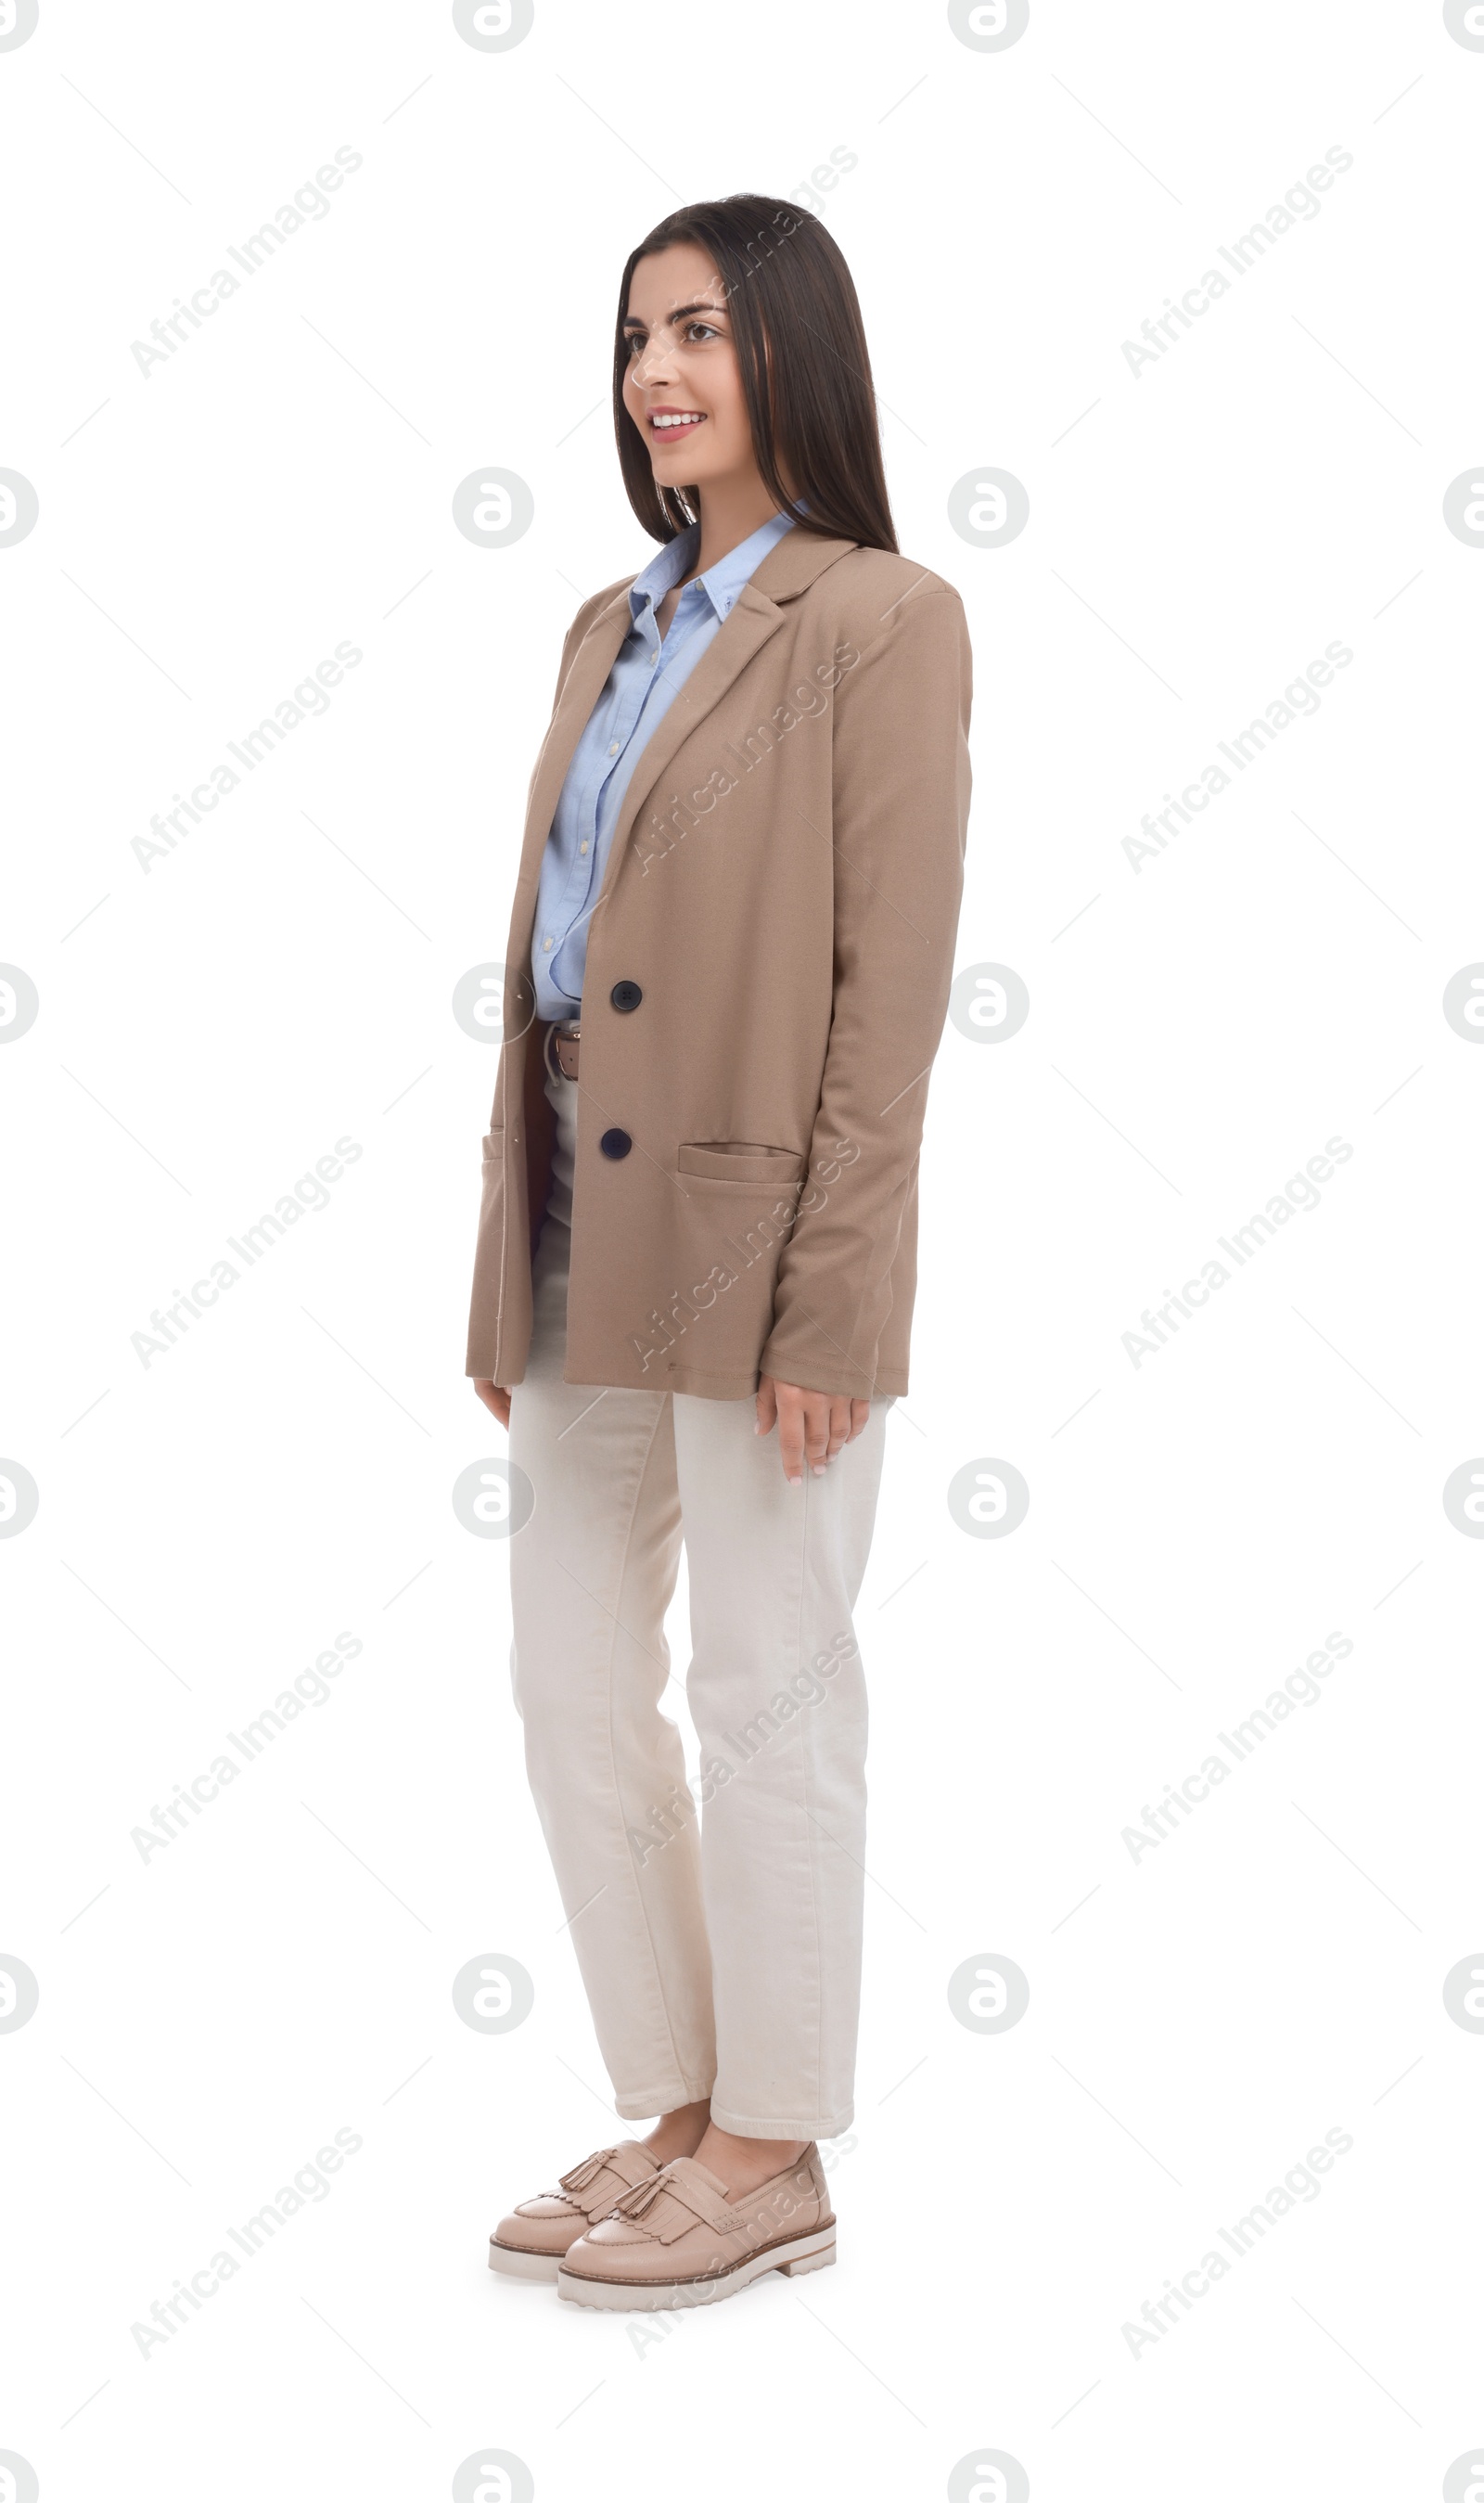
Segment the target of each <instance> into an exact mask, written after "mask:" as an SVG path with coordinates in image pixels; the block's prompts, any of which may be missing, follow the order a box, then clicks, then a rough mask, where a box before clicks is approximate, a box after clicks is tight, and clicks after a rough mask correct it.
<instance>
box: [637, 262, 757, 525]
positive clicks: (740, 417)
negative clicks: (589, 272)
mask: <svg viewBox="0 0 1484 2503" xmlns="http://www.w3.org/2000/svg"><path fill="white" fill-rule="evenodd" d="M624 338H625V339H626V340H627V342H628V352H629V363H628V368H627V371H626V372H625V374H624V407H625V408H626V409H627V411H628V414H629V416H630V417H631V418H632V419H633V422H634V424H635V426H636V427H637V428H638V429H639V431H640V433H641V434H642V435H643V437H644V440H645V442H646V444H647V445H648V447H649V453H650V459H651V461H652V463H653V464H654V472H655V484H656V485H657V487H671V488H675V487H691V486H693V487H699V488H702V489H704V488H705V487H707V486H708V485H711V486H716V485H719V484H721V483H722V482H723V481H725V482H726V483H727V484H729V485H731V484H734V485H741V484H743V483H744V482H749V483H751V482H753V481H758V477H759V473H758V464H757V462H756V460H755V459H754V457H753V434H752V427H751V425H750V423H749V420H748V414H747V403H746V401H745V400H744V398H743V396H742V376H741V373H740V371H739V370H738V366H737V351H736V345H735V341H734V339H733V337H732V327H731V317H730V315H729V314H728V312H727V310H726V291H725V288H724V286H723V284H722V281H721V279H720V277H719V276H718V274H717V271H716V267H715V264H714V263H713V261H712V258H711V256H710V254H709V253H706V252H703V251H702V250H701V248H700V246H699V245H698V244H693V243H675V244H670V245H668V246H667V247H666V249H665V250H664V251H663V252H657V253H651V254H650V255H648V257H646V258H645V259H643V260H640V261H637V262H636V263H635V264H634V271H633V276H632V279H631V280H630V282H629V290H628V304H627V307H626V318H625V320H624ZM759 483H760V481H759Z"/></svg>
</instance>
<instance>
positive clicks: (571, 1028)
mask: <svg viewBox="0 0 1484 2503" xmlns="http://www.w3.org/2000/svg"><path fill="white" fill-rule="evenodd" d="M581 1040H582V1027H581V1025H580V1024H579V1023H578V1021H577V1020H576V1018H572V1017H569V1018H567V1019H566V1020H565V1022H564V1023H563V1024H561V1025H554V1026H553V1028H552V1048H553V1050H554V1051H555V1053H556V1055H557V1068H558V1069H559V1070H560V1072H561V1074H562V1076H563V1078H575V1077H576V1076H577V1062H578V1046H579V1044H580V1042H581Z"/></svg>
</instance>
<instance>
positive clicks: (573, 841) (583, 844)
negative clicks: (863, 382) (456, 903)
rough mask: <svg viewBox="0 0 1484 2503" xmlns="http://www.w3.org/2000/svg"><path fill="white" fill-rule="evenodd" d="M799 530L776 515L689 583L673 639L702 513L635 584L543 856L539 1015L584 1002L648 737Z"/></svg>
mask: <svg viewBox="0 0 1484 2503" xmlns="http://www.w3.org/2000/svg"><path fill="white" fill-rule="evenodd" d="M792 529H793V521H792V519H791V518H790V516H789V515H788V514H787V513H775V514H774V516H773V518H772V520H771V521H769V522H764V523H763V525H762V528H761V529H760V530H758V531H754V532H753V534H752V536H751V538H747V539H744V540H743V541H742V543H741V545H740V547H734V548H733V549H732V551H731V553H730V555H729V556H724V557H723V558H722V560H721V562H720V563H719V564H717V565H714V566H712V567H711V570H710V572H709V573H702V574H699V575H697V577H696V579H695V581H694V582H688V583H687V584H686V587H685V589H684V591H683V592H682V593H681V595H680V598H679V600H677V602H676V604H675V614H674V616H673V617H672V618H671V620H670V623H669V627H668V629H667V631H666V633H665V636H664V640H663V642H661V641H660V638H659V629H658V626H657V624H656V622H655V611H656V609H657V607H658V604H659V602H660V600H662V599H663V598H664V595H665V593H666V592H667V591H670V590H672V589H673V588H674V586H675V584H676V583H677V582H679V581H680V579H681V577H682V575H684V574H686V573H688V572H689V571H690V569H691V566H692V565H693V563H694V562H695V552H696V549H697V547H698V546H699V544H700V534H701V533H700V524H699V523H698V522H692V523H691V527H690V528H689V529H688V530H684V531H681V532H680V534H679V536H678V537H677V538H673V539H670V540H668V541H667V542H666V544H665V545H664V546H663V547H662V548H661V549H660V550H659V552H658V555H657V556H655V557H653V558H652V559H651V561H650V563H649V564H648V565H647V566H645V568H644V571H643V572H642V573H641V574H640V575H639V577H638V579H637V581H635V582H633V583H631V584H630V586H629V593H628V606H629V613H630V615H631V617H632V619H633V624H632V625H631V627H630V628H629V631H628V633H627V634H626V635H625V636H624V643H623V647H622V649H621V650H620V653H619V657H618V659H617V660H616V661H615V663H614V665H613V668H612V669H610V671H609V673H608V682H607V684H606V686H605V687H604V689H603V692H602V694H601V695H600V696H599V697H598V700H597V702H596V703H595V704H594V705H593V707H592V710H591V713H590V715H589V718H588V724H587V728H586V729H585V730H584V732H583V735H582V737H581V738H580V739H579V740H578V742H577V747H576V750H575V752H574V754H573V757H572V762H571V764H570V765H569V766H568V768H567V778H566V780H565V782H564V783H563V784H562V787H561V797H560V799H559V800H558V801H557V814H556V816H555V817H554V818H553V820H552V830H551V833H550V834H549V835H548V837H547V841H546V849H545V851H544V852H543V854H542V856H541V883H540V887H539V889H538V892H537V896H536V928H535V935H534V937H533V938H532V941H531V972H532V975H533V977H534V978H535V985H536V1014H537V1015H538V1016H540V1017H544V1018H547V1019H549V1020H554V1019H556V1018H558V1017H575V1016H576V1015H577V1013H578V1011H579V1010H580V1009H581V1006H582V996H583V975H584V972H585V971H586V968H587V962H588V923H589V921H590V918H591V915H592V910H593V907H594V906H595V905H596V903H597V900H598V897H599V895H600V894H601V892H602V886H603V872H604V869H605V867H606V865H607V860H608V854H609V850H610V848H611V846H612V842H613V829H614V826H615V823H616V822H617V819H618V814H619V810H620V808H621V807H622V806H623V803H624V792H625V791H626V790H627V788H628V785H629V782H630V780H631V779H632V776H633V771H634V768H635V766H636V765H637V764H638V762H639V758H640V756H641V754H642V753H643V750H644V746H645V743H646V741H647V740H648V739H649V738H650V737H651V736H652V735H653V733H654V730H655V726H656V724H657V723H658V722H659V721H662V720H663V718H664V716H665V714H666V713H667V712H668V711H669V708H670V706H671V704H672V703H674V701H675V698H676V697H677V696H678V695H679V693H680V690H681V688H682V687H683V686H684V685H685V682H686V680H687V678H688V677H689V676H690V675H691V670H692V669H694V668H695V666H696V663H697V662H698V661H699V659H700V657H701V654H702V653H703V652H704V651H705V649H706V647H707V645H708V644H709V643H711V642H712V641H713V640H714V638H715V637H716V635H717V634H719V633H720V632H721V628H722V625H723V623H724V621H725V619H726V618H727V617H729V616H730V615H731V612H732V610H733V608H734V607H735V606H736V604H737V600H738V599H739V597H740V596H741V592H742V587H743V585H744V584H745V583H747V582H749V581H750V580H751V579H752V576H753V575H754V574H755V573H756V571H757V569H758V567H759V565H760V564H761V563H762V560H763V558H764V557H765V556H766V555H767V553H768V550H769V549H770V548H774V547H776V546H777V545H778V542H779V540H780V539H781V538H782V537H783V534H784V532H785V531H791V530H792Z"/></svg>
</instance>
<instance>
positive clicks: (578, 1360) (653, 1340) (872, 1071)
mask: <svg viewBox="0 0 1484 2503" xmlns="http://www.w3.org/2000/svg"><path fill="white" fill-rule="evenodd" d="M633 579H634V577H633V576H631V575H630V576H628V577H626V578H625V579H624V581H623V582H620V583H616V584H613V585H611V586H610V587H609V588H608V589H607V590H606V591H600V592H597V593H596V594H595V595H594V596H593V598H592V599H590V600H586V601H585V602H584V604H583V606H582V607H581V608H580V609H579V610H578V612H577V615H576V617H575V618H574V619H573V622H572V625H571V627H570V629H569V631H568V634H567V638H566V642H565V645H564V647H563V650H562V656H561V669H560V674H559V676H558V679H557V702H556V706H555V709H554V711H553V714H552V722H551V727H550V729H549V730H548V732H547V735H546V738H545V741H544V743H543V745H542V748H541V753H540V755H539V756H538V758H537V760H536V766H535V771H534V772H533V774H532V776H531V782H530V793H529V800H528V805H527V808H526V815H525V840H524V845H523V852H522V856H521V868H520V874H519V877H518V880H517V885H516V895H515V906H514V909H513V911H512V914H511V922H510V941H509V947H508V952H507V959H506V964H507V980H506V989H505V1028H504V1041H503V1043H502V1046H501V1050H500V1062H499V1074H498V1078H497V1080H496V1083H495V1090H494V1105H493V1110H492V1112H491V1114H490V1119H489V1136H488V1138H487V1139H486V1140H485V1143H484V1150H485V1151H484V1199H483V1205H482V1208H481V1212H480V1219H479V1239H478V1250H477V1252H476V1256H475V1267H474V1291H473V1300H472V1309H471V1313H470V1320H469V1348H468V1365H467V1370H468V1371H469V1372H470V1373H471V1374H473V1375H475V1376H476V1377H479V1378H482V1379H484V1380H489V1381H493V1382H496V1383H498V1384H500V1385H502V1386H505V1387H509V1386H512V1385H514V1384H515V1383H518V1382H519V1381H520V1380H521V1379H522V1376H523V1372H524V1368H525V1358H526V1352H527V1349H528V1346H529V1340H530V1324H531V1252H532V1247H533V1245H534V1242H535V1240H536V1238H537V1236H538V1234H539V1231H540V1224H541V1218H542V1216H543V1214H544V1212H545V1207H546V1198H547V1191H548V1187H549V1181H550V1170H551V1168H550V1155H551V1131H552V1116H551V1109H550V1106H549V1105H548V1103H547V1100H546V1097H545V1094H544V1092H543V1089H542V1066H541V1062H542V1046H543V1043H544V1039H545V1032H546V1029H545V1028H544V1027H543V1026H542V1025H541V1024H540V1023H539V1021H538V1020H536V1018H535V1017H534V1013H533V1001H534V994H533V991H532V988H531V984H530V978H529V966H530V948H531V934H532V927H533V922H534V916H535V909H536V890H537V880H538V876H539V872H540V866H541V855H542V851H543V848H544V846H545V843H546V839H547V834H548V831H549V829H550V827H551V823H552V819H553V817H554V815H555V814H556V809H557V799H558V796H559V794H560V791H561V786H562V782H563V780H564V778H565V775H566V771H567V768H568V765H569V764H570V762H571V759H572V755H573V751H574V749H575V748H576V745H577V742H578V739H579V737H581V734H582V731H583V727H584V725H585V723H586V722H587V720H588V716H589V714H590V712H591V710H592V707H593V704H594V703H596V701H597V698H598V696H599V695H600V693H601V691H602V688H603V685H604V683H605V681H606V679H607V676H608V673H609V670H610V669H612V667H613V664H614V661H615V660H616V659H617V657H618V653H619V649H620V646H621V644H622V643H623V641H624V636H625V634H627V633H628V630H629V626H630V623H631V620H630V615H629V607H628V598H627V593H628V586H629V582H630V581H632V580H633ZM969 701H970V654H969V641H968V633H967V629H966V625H965V622H964V615H963V606H962V602H961V600H960V598H959V595H958V593H957V592H956V591H955V590H954V589H953V587H952V585H951V584H949V583H947V582H944V581H943V580H941V578H940V577H939V576H938V575H937V574H934V573H927V572H925V570H924V569H923V567H922V566H917V565H913V564H911V563H910V562H909V561H908V560H907V559H906V558H905V557H896V556H890V555H888V554H886V553H885V552H884V551H883V550H881V549H878V548H867V547H860V546H858V545H857V544H856V542H855V541H854V540H851V539H837V538H818V537H812V536H810V535H808V534H807V533H806V532H804V531H798V530H795V531H790V532H789V533H788V534H787V535H786V536H785V537H784V538H783V539H782V540H780V542H779V544H778V545H777V546H776V547H775V548H773V549H771V550H770V551H769V553H768V555H767V556H766V557H764V559H763V561H762V563H761V565H760V566H759V567H758V570H757V572H756V573H755V574H754V575H753V577H752V580H751V581H750V582H749V583H748V584H747V586H746V588H745V589H744V590H743V592H742V594H741V597H740V598H739V600H737V602H736V605H735V606H734V608H733V609H732V611H731V614H730V615H729V616H728V617H727V618H726V620H725V623H724V624H723V626H722V627H721V628H720V630H719V631H718V633H717V634H716V635H715V637H714V639H713V641H712V642H711V644H710V645H709V647H708V649H707V650H706V652H705V653H704V654H703V655H702V657H701V659H700V661H699V662H698V663H697V664H696V667H695V669H694V670H693V671H692V673H691V676H690V678H688V680H687V681H686V684H685V686H684V687H683V688H682V690H681V692H680V694H679V695H678V696H677V697H676V699H675V702H674V703H672V704H671V706H670V708H669V710H668V712H667V713H666V714H665V715H664V717H663V719H662V720H661V721H660V722H659V723H658V725H657V727H656V730H655V733H654V736H653V737H652V738H651V739H650V740H649V743H648V745H647V746H646V747H645V748H644V749H643V751H642V753H641V754H640V757H639V761H638V764H637V766H636V768H635V771H634V774H633V778H632V780H631V781H630V783H629V785H628V789H627V791H626V793H625V795H624V806H623V808H622V811H621V813H620V816H619V819H618V822H617V825H616V827H615V829H614V836H613V842H612V847H611V850H610V852H609V856H608V861H607V864H606V869H605V873H604V877H603V883H602V889H601V893H600V896H599V900H598V903H597V906H596V908H595V909H594V910H593V913H592V916H591V919H590V924H589V933H588V964H587V976H586V980H585V983H584V987H583V1003H582V1076H581V1080H580V1081H579V1095H578V1121H577V1165H576V1179H575V1182H574V1185H573V1222H572V1264H571V1281H570V1286H569V1291H568V1305H567V1352H566V1364H565V1378H566V1380H567V1381H569V1382H575V1383H585V1382H591V1383H596V1384H605V1385H616V1386H619V1387H622V1388H624V1389H651V1390H684V1391H692V1392H698V1393H699V1394H700V1396H701V1397H703V1398H709V1399H740V1398H743V1397H745V1396H746V1395H747V1394H748V1393H749V1392H751V1391H753V1390H755V1389H757V1386H758V1378H759V1372H765V1373H770V1374H772V1375H774V1376H775V1377H776V1378H777V1379H779V1380H781V1381H785V1382H793V1383H798V1384H801V1385H802V1386H803V1387H804V1388H805V1389H813V1390H827V1391H832V1392H836V1393H842V1394H846V1395H849V1396H851V1397H854V1398H860V1399H865V1398H871V1397H874V1396H877V1395H884V1394H888V1393H891V1392H901V1391H904V1390H905V1389H906V1388H907V1343H908V1333H909V1329H910V1324H911V1319H912V1301H913V1293H914V1288H915V1285H916V1231H917V1229H916V1217H917V1165H918V1149H919V1144H920V1141H921V1137H922V1127H923V1113H924V1106H925V1103H926V1099H927V1073H928V1069H929V1067H930V1065H931V1062H932V1058H933V1054H934V1052H935V1051H936V1049H937V1046H938V1040H939V1037H940V1035H941V1033H942V1028H943V1018H944V1013H945V1010H946V1007H947V1000H948V990H949V984H950V980H951V977H952V970H953V946H954V934H955V929H956V925H957V920H958V912H959V899H960V893H961V883H962V864H963V843H964V834H965V829H966V825H967V819H968V804H969V754H968V726H969Z"/></svg>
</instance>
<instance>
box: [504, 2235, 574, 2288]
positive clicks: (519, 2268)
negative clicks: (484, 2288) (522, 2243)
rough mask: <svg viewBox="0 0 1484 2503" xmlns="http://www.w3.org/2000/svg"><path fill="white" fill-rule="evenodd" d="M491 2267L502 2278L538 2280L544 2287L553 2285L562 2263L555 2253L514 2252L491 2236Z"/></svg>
mask: <svg viewBox="0 0 1484 2503" xmlns="http://www.w3.org/2000/svg"><path fill="white" fill-rule="evenodd" d="M489 2265H490V2267H491V2268H492V2269H494V2270H495V2271H497V2273H498V2274H499V2276H501V2277H524V2278H537V2279H539V2280H540V2281H541V2282H542V2284H543V2285H551V2284H552V2283H554V2281H555V2280H556V2276H557V2270H558V2269H559V2267H560V2266H561V2262H560V2260H559V2259H558V2258H557V2254H556V2252H555V2251H513V2250H511V2249H510V2247H509V2246H508V2245H507V2244H505V2243H497V2242H496V2241H495V2239H494V2236H493V2235H492V2234H491V2235H490V2237H489Z"/></svg>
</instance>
